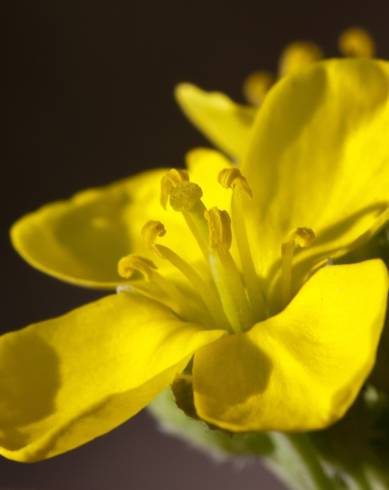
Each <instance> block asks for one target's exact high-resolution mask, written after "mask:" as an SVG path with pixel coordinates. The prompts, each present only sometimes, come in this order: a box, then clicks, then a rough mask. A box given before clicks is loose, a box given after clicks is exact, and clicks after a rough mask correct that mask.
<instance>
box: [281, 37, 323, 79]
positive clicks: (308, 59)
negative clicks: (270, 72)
mask: <svg viewBox="0 0 389 490" xmlns="http://www.w3.org/2000/svg"><path fill="white" fill-rule="evenodd" d="M322 57H323V53H322V51H321V49H320V48H319V46H317V45H316V44H315V43H312V42H307V41H296V42H294V43H291V44H289V45H288V46H286V48H285V49H284V51H283V52H282V54H281V57H280V61H279V73H280V76H285V75H293V74H295V73H298V72H299V71H301V70H302V69H303V68H305V67H306V66H308V65H310V64H311V63H313V62H315V61H319V60H320V59H321V58H322Z"/></svg>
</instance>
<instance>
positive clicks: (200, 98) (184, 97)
mask: <svg viewBox="0 0 389 490" xmlns="http://www.w3.org/2000/svg"><path fill="white" fill-rule="evenodd" d="M175 96H176V100H177V102H178V104H179V105H180V107H181V109H182V110H183V112H184V114H186V116H187V117H188V118H189V119H190V120H191V121H192V123H193V124H194V125H195V126H196V127H197V128H198V129H200V130H201V131H202V132H203V133H204V134H205V136H206V137H207V138H209V139H210V140H211V141H212V142H213V143H216V145H218V146H219V147H220V148H222V149H223V150H224V151H226V153H228V154H229V155H231V156H233V157H238V156H241V155H243V154H244V152H245V150H246V148H247V142H248V137H249V129H250V127H251V125H252V123H253V120H254V116H255V109H254V108H253V107H248V106H242V105H239V104H236V103H234V102H233V101H232V100H231V99H229V98H228V97H227V96H226V95H224V94H222V93H220V92H206V91H204V90H201V89H200V88H198V87H195V86H194V85H191V84H189V83H182V84H179V85H178V86H177V87H176V89H175Z"/></svg>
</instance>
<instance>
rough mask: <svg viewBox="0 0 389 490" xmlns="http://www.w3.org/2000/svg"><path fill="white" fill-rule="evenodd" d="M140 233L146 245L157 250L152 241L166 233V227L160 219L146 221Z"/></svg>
mask: <svg viewBox="0 0 389 490" xmlns="http://www.w3.org/2000/svg"><path fill="white" fill-rule="evenodd" d="M141 234H142V238H143V241H144V243H145V245H146V247H147V248H149V249H152V250H153V251H157V250H156V249H155V247H154V243H155V241H156V239H157V238H158V237H161V236H164V235H165V234H166V228H165V227H164V225H163V224H162V223H161V222H160V221H148V222H147V223H146V224H145V225H144V227H143V228H142V231H141Z"/></svg>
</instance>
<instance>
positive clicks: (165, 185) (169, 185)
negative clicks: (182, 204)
mask: <svg viewBox="0 0 389 490" xmlns="http://www.w3.org/2000/svg"><path fill="white" fill-rule="evenodd" d="M182 182H189V174H188V172H187V171H186V170H182V169H177V168H172V169H170V170H169V171H168V172H166V174H165V175H164V176H163V177H162V179H161V206H162V207H163V208H164V209H166V206H167V203H168V200H169V196H170V193H171V191H172V190H173V189H174V188H175V187H176V186H178V185H179V184H181V183H182Z"/></svg>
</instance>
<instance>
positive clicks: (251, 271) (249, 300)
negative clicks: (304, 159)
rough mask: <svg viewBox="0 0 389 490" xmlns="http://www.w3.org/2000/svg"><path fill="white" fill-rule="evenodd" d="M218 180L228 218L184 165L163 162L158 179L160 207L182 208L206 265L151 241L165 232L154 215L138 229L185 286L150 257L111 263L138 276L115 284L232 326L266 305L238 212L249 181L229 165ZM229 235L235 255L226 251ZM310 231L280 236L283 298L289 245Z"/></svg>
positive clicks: (287, 295) (236, 328) (258, 314)
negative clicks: (165, 167)
mask: <svg viewBox="0 0 389 490" xmlns="http://www.w3.org/2000/svg"><path fill="white" fill-rule="evenodd" d="M218 180H219V183H220V184H221V185H222V186H223V187H224V188H226V189H232V192H233V196H232V212H233V214H234V216H235V218H236V219H234V220H233V221H232V222H231V217H230V215H229V214H228V212H227V211H224V210H220V209H218V208H216V207H213V208H210V209H207V208H206V206H205V205H204V203H203V201H202V195H203V193H202V189H201V188H200V187H199V186H198V185H197V184H195V183H193V182H190V180H189V176H188V173H187V172H186V171H184V170H176V169H171V170H169V171H168V172H167V173H166V174H165V176H164V177H163V178H162V181H161V205H162V207H164V208H166V207H167V206H168V205H170V207H171V208H172V209H173V210H174V211H176V212H178V213H181V214H182V216H183V218H184V220H185V222H186V225H187V227H188V229H189V230H190V232H191V234H192V235H193V237H194V238H195V240H196V242H197V244H198V246H199V248H200V250H201V252H202V255H203V258H204V262H205V265H206V267H194V266H193V265H192V264H190V263H188V262H187V261H186V260H185V259H184V258H183V257H181V256H180V255H178V254H177V253H176V252H175V251H173V250H172V249H170V248H169V247H166V246H165V245H162V244H160V243H158V241H159V240H160V239H161V238H162V237H163V236H164V235H165V234H166V232H167V231H166V229H165V226H164V225H163V223H161V222H160V221H149V222H147V223H146V224H145V225H144V227H143V229H142V237H143V240H144V243H145V245H146V247H147V248H148V249H149V250H150V251H151V252H152V253H153V255H154V256H155V257H157V258H158V259H163V260H165V261H168V262H169V263H170V264H171V265H172V266H173V267H174V269H176V270H177V271H178V272H179V273H180V276H181V278H183V279H184V281H185V286H182V285H181V283H179V282H177V281H173V280H169V279H167V278H165V277H163V276H162V275H161V274H159V272H158V270H157V266H156V265H155V264H154V262H153V261H151V260H150V259H147V258H144V257H140V256H137V255H129V256H127V257H123V258H122V259H121V260H120V261H119V263H118V273H119V275H120V276H121V277H123V278H126V279H130V278H132V277H133V275H134V274H135V272H137V273H140V274H141V275H142V276H143V277H144V279H145V281H133V282H131V283H129V284H128V285H126V286H124V287H122V288H124V289H125V290H127V291H130V292H136V293H140V294H143V295H147V296H149V297H151V298H154V299H157V300H158V301H162V302H164V303H165V304H167V305H168V306H169V307H172V308H173V309H174V310H175V311H177V312H178V313H179V314H181V315H183V316H184V317H185V318H189V319H191V318H195V319H197V320H198V319H199V318H200V319H201V320H202V321H204V322H207V323H208V324H211V325H215V326H217V327H218V328H225V329H227V330H230V331H231V332H234V333H238V332H243V331H245V330H247V329H249V328H250V327H252V326H253V325H254V324H255V323H256V322H258V321H260V320H263V319H265V318H266V317H267V316H268V314H269V313H268V310H267V307H266V300H265V293H264V290H263V288H262V285H261V280H260V279H259V277H258V275H257V272H256V269H255V264H254V260H253V256H252V252H251V248H250V244H249V240H248V234H247V229H246V223H245V219H244V217H245V209H247V205H248V204H249V203H248V202H247V200H250V199H251V198H252V192H251V189H250V186H249V184H248V182H247V180H246V179H245V178H244V177H243V176H242V175H241V173H240V171H239V169H237V168H236V167H235V168H228V169H224V170H222V171H221V172H220V174H219V178H218ZM233 239H234V242H235V244H236V249H237V252H238V256H239V257H238V258H239V262H238V261H237V260H235V258H234V256H233V254H232V253H231V246H232V242H233ZM313 239H314V233H313V231H312V230H310V229H309V228H298V229H296V230H295V231H294V232H292V233H291V234H290V237H289V238H288V240H287V241H286V242H285V243H284V244H282V247H281V257H282V261H281V264H282V265H281V286H282V287H281V290H282V293H281V294H282V300H283V303H284V304H287V303H288V302H289V300H290V299H291V294H292V290H291V284H292V273H293V256H294V254H295V251H296V250H297V249H298V248H302V247H306V246H309V245H310V244H311V242H312V241H313ZM200 271H201V272H200ZM188 287H189V290H190V292H189V294H188V289H187V288H188ZM209 322H211V323H209Z"/></svg>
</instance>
